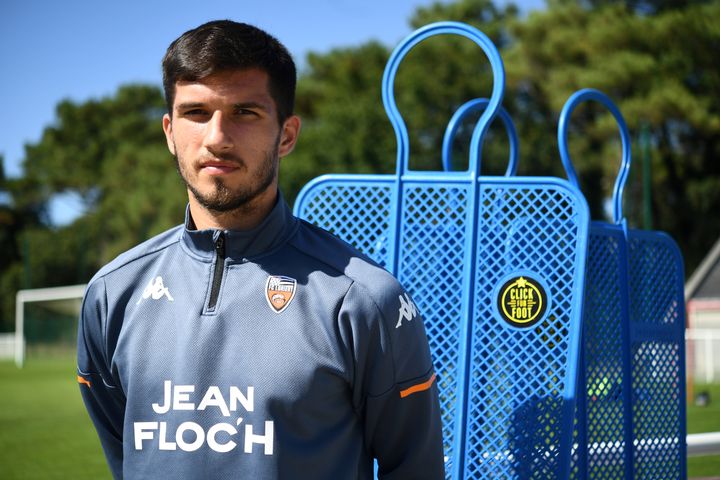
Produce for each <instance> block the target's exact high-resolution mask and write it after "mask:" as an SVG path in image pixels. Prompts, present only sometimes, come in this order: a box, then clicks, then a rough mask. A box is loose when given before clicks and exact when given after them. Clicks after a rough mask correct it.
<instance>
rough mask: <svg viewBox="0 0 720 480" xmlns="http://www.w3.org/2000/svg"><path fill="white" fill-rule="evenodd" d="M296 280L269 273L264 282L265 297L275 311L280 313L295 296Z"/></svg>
mask: <svg viewBox="0 0 720 480" xmlns="http://www.w3.org/2000/svg"><path fill="white" fill-rule="evenodd" d="M296 287H297V280H295V279H294V278H290V277H284V276H282V275H270V276H269V277H268V278H267V282H265V299H266V300H267V302H268V305H270V308H272V309H273V311H274V312H275V313H282V312H283V311H284V310H285V309H286V308H287V307H288V305H290V302H292V299H293V298H295V289H296Z"/></svg>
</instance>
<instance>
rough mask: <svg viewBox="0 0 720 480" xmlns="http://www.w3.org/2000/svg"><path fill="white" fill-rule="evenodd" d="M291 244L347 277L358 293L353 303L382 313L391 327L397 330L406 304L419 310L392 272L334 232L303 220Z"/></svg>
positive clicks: (315, 260) (352, 288)
mask: <svg viewBox="0 0 720 480" xmlns="http://www.w3.org/2000/svg"><path fill="white" fill-rule="evenodd" d="M291 244H292V246H293V247H295V248H296V249H297V250H299V251H300V253H301V254H302V255H304V256H306V257H309V258H311V259H313V260H314V262H317V263H322V264H323V265H324V266H325V268H328V269H331V270H332V271H334V272H335V273H336V274H337V275H341V276H343V277H344V278H346V279H347V280H348V281H349V283H350V284H351V285H352V287H351V290H353V291H355V292H356V294H355V295H354V297H355V299H354V301H353V302H352V303H356V302H361V303H363V304H365V305H366V306H367V307H371V308H373V309H374V310H376V311H378V312H379V313H381V315H382V316H383V317H385V318H386V319H387V320H386V321H387V322H388V327H390V328H395V326H396V324H397V318H398V312H399V311H401V310H402V308H404V307H405V306H406V305H407V308H408V309H410V311H416V309H415V306H414V303H413V302H412V299H411V298H410V296H409V294H408V293H407V292H406V291H405V289H404V288H403V286H402V285H401V284H400V282H399V281H398V280H397V279H396V278H395V277H394V276H393V275H392V274H391V273H390V272H388V271H387V270H385V269H384V268H383V267H381V266H380V265H378V264H377V263H376V262H374V261H373V260H372V259H370V258H369V257H367V256H366V255H365V254H363V253H361V252H360V251H358V250H357V249H356V248H355V247H353V246H352V245H350V244H348V243H347V242H345V241H344V240H341V239H340V238H338V237H336V236H335V235H333V234H332V233H330V232H328V231H326V230H324V229H322V228H320V227H317V226H315V225H312V224H309V223H307V222H305V221H301V225H300V228H299V229H298V232H297V234H296V235H295V236H294V238H293V240H292V242H291ZM415 315H416V314H414V315H413V317H414V316H415ZM390 324H391V325H390Z"/></svg>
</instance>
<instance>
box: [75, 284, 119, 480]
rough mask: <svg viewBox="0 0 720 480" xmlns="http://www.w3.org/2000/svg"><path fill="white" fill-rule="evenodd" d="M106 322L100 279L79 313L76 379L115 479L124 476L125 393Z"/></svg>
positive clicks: (103, 294)
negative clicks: (115, 369) (115, 368)
mask: <svg viewBox="0 0 720 480" xmlns="http://www.w3.org/2000/svg"><path fill="white" fill-rule="evenodd" d="M106 325H107V297H106V295H105V282H104V281H103V279H102V278H100V279H97V280H95V281H94V282H92V283H91V284H90V285H89V286H88V289H87V291H86V292H85V298H84V299H83V306H82V310H81V312H80V322H79V326H78V353H77V361H78V377H77V379H78V383H79V384H80V392H81V394H82V398H83V402H84V403H85V407H86V408H87V411H88V413H89V414H90V418H91V420H92V422H93V424H94V425H95V429H96V430H97V433H98V436H99V437H100V443H101V444H102V447H103V451H104V452H105V458H106V459H107V462H108V466H109V467H110V471H111V472H112V475H113V477H114V478H115V479H121V478H122V476H123V474H122V464H123V418H124V416H125V395H124V394H123V392H122V389H121V388H120V385H119V384H118V382H117V381H115V380H114V379H113V375H112V374H111V369H110V361H109V360H110V359H109V356H108V351H107V343H106V339H105V335H104V332H105V331H106Z"/></svg>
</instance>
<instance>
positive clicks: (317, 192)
mask: <svg viewBox="0 0 720 480" xmlns="http://www.w3.org/2000/svg"><path fill="white" fill-rule="evenodd" d="M378 187H381V188H378ZM466 189H467V187H460V188H458V187H457V185H455V186H451V187H443V186H438V185H437V184H433V185H432V186H427V187H423V186H418V187H417V188H410V189H407V193H406V195H407V199H406V204H407V209H408V211H407V216H406V224H405V229H404V231H403V236H402V244H401V252H403V253H402V255H401V257H400V262H399V263H400V265H401V267H400V268H399V272H398V280H400V282H401V283H402V284H403V285H404V286H405V288H407V290H408V291H409V292H410V293H411V295H412V297H413V301H414V302H415V304H416V305H417V306H418V308H419V310H420V311H421V312H422V313H423V316H424V319H425V328H426V329H427V334H428V341H429V343H430V350H431V353H432V356H433V360H434V363H435V369H436V373H437V375H438V379H437V385H438V390H439V396H440V404H441V408H442V419H443V438H444V443H445V456H446V458H447V459H448V462H446V471H447V475H448V478H450V477H449V476H450V472H451V467H452V463H451V461H450V460H451V459H452V458H453V446H454V441H453V440H454V430H455V415H454V414H455V408H454V405H455V401H456V398H457V388H458V387H457V384H458V382H457V379H458V371H457V366H458V365H457V364H458V358H457V356H458V350H459V342H460V334H461V329H460V319H461V318H462V317H461V314H460V308H461V302H460V299H459V297H458V296H454V295H452V294H451V292H455V293H456V294H457V292H461V291H462V270H463V264H464V263H463V256H464V251H463V249H464V242H465V225H464V220H465V215H466V212H467V207H466V203H467V199H466V197H467V193H466ZM391 196H392V187H391V185H387V186H381V185H375V184H370V185H368V184H366V185H355V184H353V183H352V182H347V181H338V182H325V183H323V184H321V185H318V186H317V187H316V188H314V189H313V190H311V192H310V193H309V194H308V195H307V196H306V197H305V199H304V201H303V203H302V205H300V208H299V210H298V211H297V214H298V216H299V217H300V218H303V219H305V220H307V221H310V222H312V223H314V224H316V225H318V226H320V227H323V228H325V229H327V230H329V231H331V232H333V233H334V234H336V235H337V236H338V237H340V238H342V239H343V240H345V241H347V242H349V243H351V244H353V245H354V246H355V247H356V248H357V249H358V250H360V251H362V252H363V253H365V254H367V255H369V256H370V257H372V258H373V260H375V261H376V262H378V263H379V264H381V265H382V266H383V267H386V268H389V266H388V263H389V259H388V241H389V239H390V238H391V237H392V234H391V232H390V230H388V229H389V222H390V210H389V208H390V199H391Z"/></svg>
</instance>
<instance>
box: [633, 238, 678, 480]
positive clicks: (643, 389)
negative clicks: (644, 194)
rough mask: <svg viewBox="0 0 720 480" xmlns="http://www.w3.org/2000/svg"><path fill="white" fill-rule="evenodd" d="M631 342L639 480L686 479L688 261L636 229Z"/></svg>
mask: <svg viewBox="0 0 720 480" xmlns="http://www.w3.org/2000/svg"><path fill="white" fill-rule="evenodd" d="M628 236H629V244H630V249H629V250H630V297H631V300H632V301H631V308H630V320H631V321H630V332H631V333H630V340H631V359H630V361H631V372H632V402H633V403H632V422H633V453H634V456H633V457H634V458H633V466H634V469H635V478H636V479H655V478H667V479H675V478H679V479H684V478H686V475H687V474H686V455H687V447H686V441H685V438H686V426H685V339H684V333H685V302H684V291H683V279H684V273H683V267H682V265H683V263H682V257H681V255H680V252H679V249H678V248H677V245H676V244H675V242H674V241H673V240H672V239H671V238H670V237H668V236H667V235H665V234H663V233H661V232H647V231H637V230H631V231H630V232H629V234H628Z"/></svg>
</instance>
